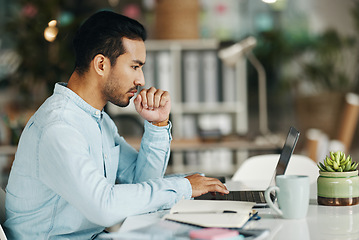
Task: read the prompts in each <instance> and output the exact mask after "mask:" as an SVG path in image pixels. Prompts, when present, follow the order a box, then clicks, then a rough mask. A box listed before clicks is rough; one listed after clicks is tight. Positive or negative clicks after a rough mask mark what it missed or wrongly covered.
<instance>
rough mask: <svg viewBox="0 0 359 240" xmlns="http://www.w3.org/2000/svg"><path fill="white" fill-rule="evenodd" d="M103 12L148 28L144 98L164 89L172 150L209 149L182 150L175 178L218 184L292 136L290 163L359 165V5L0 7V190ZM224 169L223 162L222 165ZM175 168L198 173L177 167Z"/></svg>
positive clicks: (134, 131)
mask: <svg viewBox="0 0 359 240" xmlns="http://www.w3.org/2000/svg"><path fill="white" fill-rule="evenodd" d="M99 10H111V11H115V12H118V13H121V14H124V15H127V16H129V17H131V18H134V19H137V20H138V21H140V22H141V23H142V24H144V25H145V27H146V28H147V30H148V33H149V39H148V41H147V42H148V43H146V44H148V47H147V49H148V53H147V54H148V57H147V62H146V65H145V67H144V72H145V77H146V80H147V83H146V86H149V85H152V84H153V85H156V86H158V87H162V88H165V89H166V88H168V89H166V90H169V91H170V92H171V94H172V95H173V101H174V105H173V109H172V112H173V113H172V114H171V119H172V120H173V125H174V127H173V128H174V129H173V130H174V133H173V134H174V138H175V139H177V140H178V139H180V140H182V143H183V142H184V143H185V142H186V141H187V142H189V143H192V142H193V145H192V147H193V146H200V144H202V143H203V146H204V145H205V144H212V145H208V148H206V149H204V150H203V149H202V150H203V151H202V150H201V151H198V152H197V151H196V149H195V147H194V149H191V151H185V149H183V148H182V150H181V147H179V148H178V149H179V150H178V151H177V152H175V153H174V155H173V157H172V159H171V165H170V167H172V168H171V172H181V171H191V170H202V171H206V170H208V171H209V172H211V173H212V174H216V173H217V172H216V169H217V170H218V169H219V170H218V173H221V174H222V173H223V174H225V175H230V174H232V173H233V170H231V169H233V166H232V165H234V167H238V166H239V165H240V164H241V163H242V162H243V161H244V160H245V158H246V157H248V156H250V155H254V154H261V153H263V152H266V151H267V152H270V151H272V152H278V149H279V148H280V146H281V144H283V141H284V137H285V134H286V133H287V130H288V128H289V126H295V127H296V128H297V129H299V130H300V131H301V133H302V134H301V138H300V141H299V143H298V147H297V149H296V153H298V154H305V155H308V156H310V157H311V158H312V159H313V160H314V161H320V160H321V159H320V158H321V156H322V155H323V154H325V153H326V152H327V150H328V149H329V148H330V147H333V148H337V149H343V150H345V151H346V152H347V154H351V155H352V156H353V158H354V160H356V161H359V129H358V127H357V125H358V122H357V114H358V113H357V111H358V110H357V109H358V108H357V107H356V104H357V101H358V100H357V95H356V94H359V82H358V81H359V71H358V69H359V68H358V67H357V66H358V63H359V43H358V41H359V38H358V35H359V1H355V0H341V1H337V0H302V1H296V0H277V1H275V0H226V1H221V0H198V1H195V0H181V1H177V0H135V1H129V0H102V1H94V0H87V1H83V0H77V1H70V0H54V1H46V0H12V1H10V0H0V147H2V148H0V150H1V151H0V153H1V155H0V158H1V161H0V162H1V166H0V168H1V169H2V170H1V171H2V175H1V176H2V178H3V179H4V180H2V182H1V184H2V185H4V184H6V177H7V174H8V171H9V168H10V166H11V161H12V160H13V157H14V156H13V152H14V151H15V150H16V145H17V142H18V139H19V136H20V133H21V131H22V128H23V127H24V125H25V124H26V122H27V120H28V118H29V116H31V115H32V114H33V113H34V111H35V110H36V109H37V108H38V107H39V106H40V104H41V103H42V102H43V101H44V99H46V98H47V97H48V96H49V95H50V94H51V93H52V90H53V86H54V83H56V82H59V81H63V82H67V79H68V78H69V76H70V75H71V73H72V71H73V62H74V55H73V52H72V46H71V40H72V37H73V35H74V33H75V31H76V29H77V28H78V26H79V25H80V24H81V23H82V22H83V21H84V19H86V18H87V17H88V16H90V15H91V14H93V13H94V12H96V11H99ZM248 37H253V38H251V39H255V44H254V45H253V46H252V47H250V49H249V50H248V51H247V52H246V51H244V53H243V54H242V55H240V56H239V58H238V59H236V60H235V65H232V66H230V65H228V64H226V63H225V62H224V60H223V59H220V58H219V57H218V52H219V51H220V50H222V49H225V48H227V47H230V46H233V45H234V44H236V43H240V44H242V45H241V46H242V47H243V48H244V46H243V43H245V41H246V40H248ZM233 51H234V50H233ZM251 54H253V55H254V56H255V57H256V58H255V59H256V60H258V62H257V64H258V63H259V66H262V67H263V69H264V71H265V79H264V81H265V84H266V86H265V94H264V98H265V100H266V102H265V104H264V105H265V111H264V112H263V109H262V108H261V106H262V107H263V102H262V103H260V101H261V100H260V99H261V98H260V97H262V100H263V96H259V93H260V91H259V89H260V84H259V83H260V81H263V79H262V80H260V81H258V80H259V78H260V75H261V73H259V72H258V68H256V67H255V65H253V62H250V61H249V58H250V56H249V55H251ZM253 55H251V56H253ZM257 67H258V65H257ZM165 68H166V69H165ZM163 69H165V70H163ZM263 69H262V70H263ZM166 80H171V81H170V82H163V81H166ZM196 91H197V92H196ZM349 93H351V95H348V94H349ZM261 94H262V95H263V92H262V93H261ZM348 99H349V103H348V101H347V100H348ZM261 104H262V105H261ZM107 110H108V112H109V114H110V115H111V116H112V117H113V119H114V120H115V122H116V124H117V125H118V128H119V132H120V134H121V135H124V136H126V137H129V139H136V138H138V137H139V136H141V133H142V127H141V125H142V122H141V120H139V119H138V118H137V117H136V114H135V112H134V111H133V109H132V110H131V107H130V108H129V110H124V109H115V108H114V107H113V106H108V109H107ZM264 115H265V116H264ZM266 118H267V120H266ZM261 124H262V125H261ZM263 124H264V128H263V127H262V128H261V127H260V126H263ZM124 126H125V127H124ZM263 129H264V131H263ZM228 139H229V140H228ZM233 139H239V140H241V141H244V142H245V143H244V144H248V146H249V147H248V149H249V150H248V151H245V150H243V149H242V150H241V153H238V152H235V151H233V150H234V148H233V146H232V145H228V146H230V147H228V148H230V150H228V149H227V150H226V146H227V145H225V144H223V145H221V147H220V148H218V149H217V150H214V149H213V148H217V147H213V146H214V145H213V144H217V145H220V144H222V142H226V141H229V142H231V140H233ZM337 139H339V140H340V141H334V142H333V141H332V140H337ZM198 143H200V144H199V145H196V144H198ZM232 143H233V142H232ZM266 143H269V145H268V144H267V145H266ZM330 143H331V145H330ZM134 144H136V140H134ZM252 145H255V146H258V147H257V148H255V149H253V148H251V147H250V146H252ZM246 146H247V145H246ZM261 146H262V147H261ZM199 148H200V147H199ZM221 158H223V159H229V162H228V161H227V162H226V160H223V162H222V163H220V164H219V161H220V160H219V159H221ZM209 159H210V160H209ZM181 161H182V163H183V164H184V165H201V166H202V167H201V168H196V167H194V168H186V167H182V168H181V167H178V166H177V167H174V165H175V164H177V163H178V162H181ZM233 163H234V164H233ZM218 164H219V165H218ZM213 166H215V167H213Z"/></svg>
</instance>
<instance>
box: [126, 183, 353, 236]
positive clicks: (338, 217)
mask: <svg viewBox="0 0 359 240" xmlns="http://www.w3.org/2000/svg"><path fill="white" fill-rule="evenodd" d="M233 186H234V185H232V187H231V188H233ZM232 190H234V189H232ZM310 198H311V199H310V205H309V209H308V214H307V217H306V218H305V219H300V220H289V219H282V218H281V217H279V216H278V215H277V214H276V213H275V212H274V211H272V210H271V209H269V208H260V209H258V212H259V215H260V216H261V219H260V220H258V221H251V222H249V223H248V224H247V225H246V226H245V229H255V228H266V229H269V230H270V236H269V237H268V238H266V239H269V240H288V239H290V240H296V239H298V240H299V239H300V240H306V239H311V240H321V239H323V240H327V239H359V205H356V206H347V207H329V206H320V205H317V202H316V184H312V185H311V196H310ZM163 215H164V212H156V213H151V214H144V215H140V216H132V217H129V218H128V219H127V220H126V221H125V222H124V223H123V224H122V226H121V228H120V230H119V232H122V233H125V232H128V231H133V230H136V229H137V228H142V227H145V226H149V225H151V224H153V223H155V222H156V221H160V219H161V217H162V216H163Z"/></svg>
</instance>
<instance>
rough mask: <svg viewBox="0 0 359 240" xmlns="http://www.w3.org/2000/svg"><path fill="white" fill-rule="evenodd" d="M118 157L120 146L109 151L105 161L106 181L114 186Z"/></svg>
mask: <svg viewBox="0 0 359 240" xmlns="http://www.w3.org/2000/svg"><path fill="white" fill-rule="evenodd" d="M119 157H120V145H117V146H115V147H113V148H111V149H110V156H109V157H108V159H106V160H105V161H106V162H105V164H106V175H107V180H108V181H109V182H110V183H111V184H115V181H116V173H117V168H118V161H119Z"/></svg>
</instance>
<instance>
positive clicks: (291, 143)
mask: <svg viewBox="0 0 359 240" xmlns="http://www.w3.org/2000/svg"><path fill="white" fill-rule="evenodd" d="M299 134H300V133H299V131H298V130H297V129H295V128H294V127H290V128H289V132H288V135H287V138H286V140H285V143H284V146H283V148H282V151H281V154H280V156H279V160H278V164H277V166H276V169H275V172H274V173H273V177H272V180H271V183H270V185H271V186H274V185H275V177H276V176H277V175H283V174H285V171H286V169H287V166H288V163H289V160H290V158H291V156H292V154H293V151H294V148H295V146H296V144H297V141H298V138H299ZM268 187H269V186H268ZM264 191H265V189H264V190H253V191H251V190H246V191H231V192H230V193H229V194H225V195H223V196H222V195H220V194H216V195H215V196H213V195H212V194H211V193H207V194H204V195H202V196H199V197H196V198H195V200H232V201H248V202H255V203H257V204H256V207H259V206H264V205H266V200H265V198H264ZM271 197H272V200H274V199H275V196H274V195H272V196H271Z"/></svg>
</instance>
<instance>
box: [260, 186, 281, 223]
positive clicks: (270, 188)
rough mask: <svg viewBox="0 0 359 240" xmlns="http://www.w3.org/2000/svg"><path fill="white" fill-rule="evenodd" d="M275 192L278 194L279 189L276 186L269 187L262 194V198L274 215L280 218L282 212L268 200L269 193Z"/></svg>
mask: <svg viewBox="0 0 359 240" xmlns="http://www.w3.org/2000/svg"><path fill="white" fill-rule="evenodd" d="M273 190H274V191H276V192H279V191H280V189H279V187H277V186H273V187H269V188H267V190H266V191H265V192H264V198H265V199H266V202H267V203H268V206H269V207H270V208H271V209H273V210H274V211H275V212H276V213H278V214H279V215H280V216H283V212H282V211H281V210H280V209H279V208H278V207H277V206H276V205H274V203H273V202H272V199H271V198H270V195H269V194H270V193H271V191H273Z"/></svg>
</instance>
